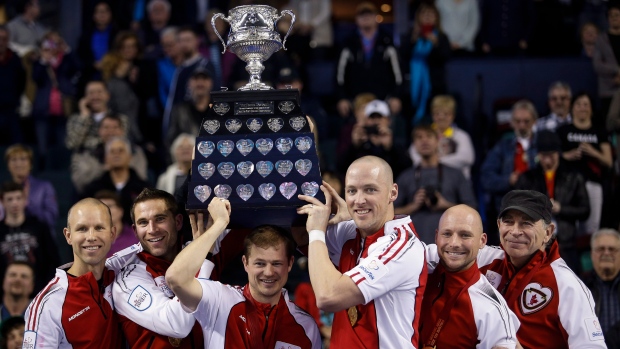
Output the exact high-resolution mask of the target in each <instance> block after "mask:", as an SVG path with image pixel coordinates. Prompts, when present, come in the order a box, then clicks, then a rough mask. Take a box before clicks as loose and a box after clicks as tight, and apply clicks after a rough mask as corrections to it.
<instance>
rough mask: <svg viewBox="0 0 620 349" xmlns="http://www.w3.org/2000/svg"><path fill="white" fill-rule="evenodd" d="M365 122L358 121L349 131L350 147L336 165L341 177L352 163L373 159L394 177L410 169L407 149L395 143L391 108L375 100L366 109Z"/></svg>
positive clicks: (363, 120)
mask: <svg viewBox="0 0 620 349" xmlns="http://www.w3.org/2000/svg"><path fill="white" fill-rule="evenodd" d="M364 114H365V115H366V117H365V118H362V119H361V120H358V121H357V122H356V123H355V125H354V126H353V130H352V131H351V145H350V146H349V148H348V149H347V151H346V152H345V153H344V155H342V156H341V158H340V159H339V160H340V161H338V166H339V171H340V173H346V171H347V168H348V167H349V165H350V164H351V163H353V161H355V160H357V159H359V158H361V157H363V156H367V155H374V156H377V157H380V158H381V159H383V160H385V161H386V162H387V163H388V164H390V165H391V166H392V170H393V171H394V176H395V177H397V176H398V175H399V174H400V173H401V172H402V171H404V170H405V169H406V168H408V167H410V166H411V159H410V158H409V156H408V155H407V149H405V148H404V147H402V146H400V145H399V144H397V143H395V142H394V134H393V132H392V129H391V127H390V125H391V123H392V119H391V117H390V108H389V106H388V104H387V103H386V102H384V101H381V100H378V99H375V100H374V101H371V102H370V103H368V104H367V105H366V108H365V110H364Z"/></svg>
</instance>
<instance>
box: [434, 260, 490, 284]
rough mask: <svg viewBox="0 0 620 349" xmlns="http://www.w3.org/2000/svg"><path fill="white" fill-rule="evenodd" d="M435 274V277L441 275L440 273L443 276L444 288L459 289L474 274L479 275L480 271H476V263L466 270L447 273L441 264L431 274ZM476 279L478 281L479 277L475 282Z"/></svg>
mask: <svg viewBox="0 0 620 349" xmlns="http://www.w3.org/2000/svg"><path fill="white" fill-rule="evenodd" d="M435 273H437V275H441V274H442V273H443V274H445V281H444V285H445V287H449V288H452V287H455V288H461V287H463V286H465V285H466V284H467V283H468V282H469V281H470V280H471V279H472V278H473V277H475V276H476V274H478V275H480V270H478V264H476V262H474V264H473V265H472V266H471V267H469V268H468V269H465V270H461V271H457V272H449V271H448V270H446V268H445V267H444V266H443V264H441V263H439V264H438V265H437V268H436V269H435V271H434V272H433V274H435ZM478 279H480V277H478V278H476V281H478Z"/></svg>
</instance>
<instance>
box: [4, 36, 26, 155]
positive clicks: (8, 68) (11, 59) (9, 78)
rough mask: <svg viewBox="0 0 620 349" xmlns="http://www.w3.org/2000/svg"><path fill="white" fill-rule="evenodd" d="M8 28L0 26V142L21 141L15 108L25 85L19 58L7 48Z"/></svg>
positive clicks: (24, 75)
mask: <svg viewBox="0 0 620 349" xmlns="http://www.w3.org/2000/svg"><path fill="white" fill-rule="evenodd" d="M9 36H10V34H9V29H8V28H7V27H6V26H0V76H2V79H0V144H13V143H16V142H21V141H22V130H21V127H20V125H19V115H18V114H17V109H18V108H19V105H20V98H21V95H22V93H23V92H24V88H25V87H26V71H25V70H24V67H23V65H22V62H21V59H20V58H19V56H18V55H17V53H15V51H13V50H11V49H10V48H9Z"/></svg>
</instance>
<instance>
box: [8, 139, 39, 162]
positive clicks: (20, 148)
mask: <svg viewBox="0 0 620 349" xmlns="http://www.w3.org/2000/svg"><path fill="white" fill-rule="evenodd" d="M19 153H25V154H26V156H27V157H28V161H30V164H32V158H33V156H34V155H33V153H32V149H30V147H28V146H26V145H23V144H20V143H15V144H13V145H11V146H10V147H8V148H6V151H5V152H4V161H5V162H6V163H7V164H8V163H9V159H10V158H11V157H12V156H14V155H16V154H19Z"/></svg>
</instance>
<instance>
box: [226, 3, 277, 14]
mask: <svg viewBox="0 0 620 349" xmlns="http://www.w3.org/2000/svg"><path fill="white" fill-rule="evenodd" d="M257 7H262V8H267V9H273V10H275V11H276V13H277V11H278V9H277V8H275V7H273V6H269V5H264V4H257V5H239V6H235V7H233V8H231V9H230V10H228V12H229V13H230V12H232V11H234V10H235V9H244V8H257Z"/></svg>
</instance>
